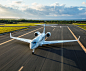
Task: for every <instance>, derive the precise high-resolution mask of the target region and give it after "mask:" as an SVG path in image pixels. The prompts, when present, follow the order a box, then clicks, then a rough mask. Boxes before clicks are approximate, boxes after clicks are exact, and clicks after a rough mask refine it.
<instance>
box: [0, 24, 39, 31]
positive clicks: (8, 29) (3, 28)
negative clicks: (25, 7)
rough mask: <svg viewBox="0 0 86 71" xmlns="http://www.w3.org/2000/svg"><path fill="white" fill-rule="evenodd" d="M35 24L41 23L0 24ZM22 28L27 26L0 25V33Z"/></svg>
mask: <svg viewBox="0 0 86 71" xmlns="http://www.w3.org/2000/svg"><path fill="white" fill-rule="evenodd" d="M35 24H41V23H22V24H4V25H0V26H35ZM23 28H27V27H0V33H5V32H11V31H15V30H20V29H23Z"/></svg>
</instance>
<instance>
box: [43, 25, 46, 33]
mask: <svg viewBox="0 0 86 71" xmlns="http://www.w3.org/2000/svg"><path fill="white" fill-rule="evenodd" d="M45 26H46V24H44V30H43V33H45Z"/></svg>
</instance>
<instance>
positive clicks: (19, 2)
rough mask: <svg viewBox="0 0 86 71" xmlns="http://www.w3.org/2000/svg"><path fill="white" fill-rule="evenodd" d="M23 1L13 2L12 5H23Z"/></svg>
mask: <svg viewBox="0 0 86 71" xmlns="http://www.w3.org/2000/svg"><path fill="white" fill-rule="evenodd" d="M21 3H22V1H12V4H21Z"/></svg>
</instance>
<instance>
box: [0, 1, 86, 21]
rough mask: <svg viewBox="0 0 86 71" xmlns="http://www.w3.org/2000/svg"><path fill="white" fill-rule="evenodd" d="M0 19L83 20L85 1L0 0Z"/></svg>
mask: <svg viewBox="0 0 86 71" xmlns="http://www.w3.org/2000/svg"><path fill="white" fill-rule="evenodd" d="M0 1H1V2H0V18H25V19H45V20H46V19H85V18H86V1H85V0H71V1H70V0H0Z"/></svg>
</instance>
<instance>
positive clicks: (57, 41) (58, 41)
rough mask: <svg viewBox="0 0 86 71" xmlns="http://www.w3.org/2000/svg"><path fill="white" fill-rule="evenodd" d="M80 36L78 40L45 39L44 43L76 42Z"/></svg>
mask: <svg viewBox="0 0 86 71" xmlns="http://www.w3.org/2000/svg"><path fill="white" fill-rule="evenodd" d="M79 38H80V36H79ZM79 38H78V39H77V40H55V41H44V42H43V43H42V44H55V43H66V42H74V41H78V40H79Z"/></svg>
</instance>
